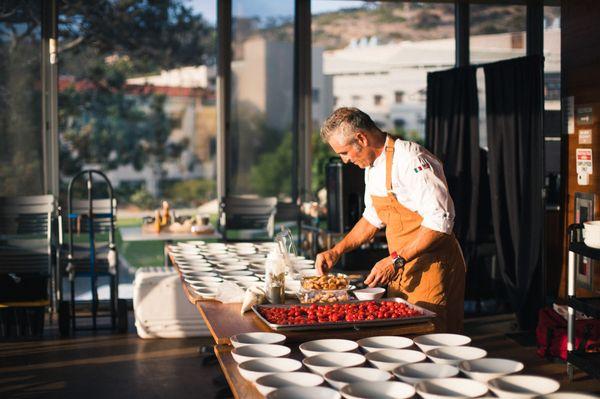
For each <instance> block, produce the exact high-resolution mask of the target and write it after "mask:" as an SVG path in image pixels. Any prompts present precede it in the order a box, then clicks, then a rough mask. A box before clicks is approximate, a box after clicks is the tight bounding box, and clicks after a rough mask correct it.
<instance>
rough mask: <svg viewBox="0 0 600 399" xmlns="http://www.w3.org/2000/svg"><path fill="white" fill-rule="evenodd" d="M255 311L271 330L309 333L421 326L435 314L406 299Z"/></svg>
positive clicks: (256, 308) (264, 307) (267, 307)
mask: <svg viewBox="0 0 600 399" xmlns="http://www.w3.org/2000/svg"><path fill="white" fill-rule="evenodd" d="M252 310H253V311H254V313H256V315H257V316H258V318H259V319H261V320H262V321H263V322H264V323H265V324H266V325H267V326H269V328H271V329H272V330H278V331H306V330H320V329H335V328H355V329H359V328H363V327H375V326H389V325H398V324H410V323H420V322H423V321H426V320H430V319H432V318H434V317H435V313H434V312H431V311H429V310H427V309H424V308H422V307H420V306H417V305H413V304H411V303H409V302H407V301H406V300H404V299H402V298H382V299H375V300H366V301H345V302H336V303H312V304H286V305H254V306H253V307H252Z"/></svg>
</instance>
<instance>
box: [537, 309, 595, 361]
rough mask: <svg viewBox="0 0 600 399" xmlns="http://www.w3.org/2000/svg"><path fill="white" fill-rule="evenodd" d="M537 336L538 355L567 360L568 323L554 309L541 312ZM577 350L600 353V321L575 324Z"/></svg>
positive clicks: (582, 321)
mask: <svg viewBox="0 0 600 399" xmlns="http://www.w3.org/2000/svg"><path fill="white" fill-rule="evenodd" d="M535 334H536V339H537V353H538V355H540V356H542V357H547V358H556V357H559V358H561V359H562V360H565V361H566V360H567V321H566V320H565V319H564V318H563V317H562V316H561V315H559V314H558V313H556V311H555V310H554V309H552V308H543V309H541V310H540V312H539V318H538V325H537V328H536V331H535ZM575 349H585V351H590V352H591V351H600V320H596V319H585V320H577V321H576V322H575Z"/></svg>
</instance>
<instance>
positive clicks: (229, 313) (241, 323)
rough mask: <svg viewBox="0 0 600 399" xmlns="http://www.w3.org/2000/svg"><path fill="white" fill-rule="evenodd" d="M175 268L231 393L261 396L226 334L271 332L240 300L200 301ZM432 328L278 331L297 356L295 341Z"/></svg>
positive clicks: (423, 331) (407, 333) (408, 333)
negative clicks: (242, 310)
mask: <svg viewBox="0 0 600 399" xmlns="http://www.w3.org/2000/svg"><path fill="white" fill-rule="evenodd" d="M171 261H172V263H173V265H174V267H175V269H176V270H177V271H178V272H179V275H180V277H181V282H182V285H183V291H184V293H185V295H186V297H187V299H188V300H189V301H190V302H191V303H192V304H194V305H195V306H196V308H197V309H198V311H199V312H200V314H201V315H202V319H204V322H205V323H206V326H207V327H208V329H209V331H210V333H211V335H212V337H213V339H214V340H215V347H214V351H215V355H216V356H217V359H218V360H219V364H220V366H221V369H222V371H223V374H224V375H225V378H226V379H227V382H228V384H229V387H230V389H231V392H232V393H233V394H234V396H235V397H236V398H238V399H240V398H244V399H246V398H251V399H252V398H262V397H263V396H262V395H261V394H260V393H259V392H258V391H257V390H256V388H255V387H254V385H253V384H252V383H250V382H248V381H246V380H245V379H244V378H243V377H242V376H241V375H240V373H239V372H238V368H237V363H236V362H235V361H234V360H233V357H232V356H231V350H232V349H233V347H232V346H231V341H230V340H229V337H231V336H233V335H235V334H240V333H246V332H256V331H266V332H270V331H272V330H271V329H270V328H269V327H268V326H267V325H265V324H264V323H263V322H262V321H261V320H260V319H259V318H258V316H256V315H255V314H254V312H252V311H250V312H246V313H245V314H244V315H243V316H242V315H240V308H241V304H240V303H221V302H218V301H212V300H203V299H202V298H201V297H199V296H197V295H196V294H194V291H193V290H192V289H191V287H190V286H189V285H188V284H187V282H186V281H185V280H184V279H183V276H182V274H181V271H180V270H179V268H178V267H177V264H176V263H175V262H174V259H173V258H172V257H171ZM434 330H435V328H434V325H433V323H432V322H430V321H426V322H421V323H414V324H405V325H397V326H386V327H366V328H363V329H352V328H349V329H336V330H313V331H278V332H280V333H281V334H284V335H285V336H286V337H287V338H286V344H288V345H289V344H290V343H292V344H295V345H293V346H291V347H292V355H293V356H299V351H298V350H297V347H298V345H297V344H299V343H302V342H305V341H310V340H313V339H320V338H332V337H335V338H346V339H351V340H357V339H360V338H365V337H370V336H373V335H402V336H409V337H410V336H414V335H419V334H427V333H431V332H433V331H434Z"/></svg>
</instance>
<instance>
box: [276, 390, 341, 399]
mask: <svg viewBox="0 0 600 399" xmlns="http://www.w3.org/2000/svg"><path fill="white" fill-rule="evenodd" d="M340 398H341V396H340V394H339V393H338V392H336V391H334V390H333V389H331V388H327V387H286V388H280V389H276V390H274V391H273V392H271V393H269V394H268V395H267V399H340Z"/></svg>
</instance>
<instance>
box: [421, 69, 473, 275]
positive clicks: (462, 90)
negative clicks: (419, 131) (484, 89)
mask: <svg viewBox="0 0 600 399" xmlns="http://www.w3.org/2000/svg"><path fill="white" fill-rule="evenodd" d="M478 113H479V102H478V99H477V80H476V67H474V66H469V67H460V68H453V69H449V70H445V71H439V72H430V73H428V74H427V119H426V135H425V137H426V146H427V148H428V149H429V150H430V151H431V152H432V153H433V154H434V155H435V156H437V157H438V158H439V159H440V160H441V161H442V163H443V164H444V172H445V174H446V180H447V182H448V189H449V191H450V195H451V196H452V199H453V200H454V207H455V212H456V218H455V222H454V233H455V234H456V236H457V238H458V240H459V242H460V243H461V246H462V247H463V252H464V255H465V259H466V260H467V264H469V263H471V262H470V261H471V260H472V259H473V256H474V254H475V244H476V242H477V241H478V237H477V236H478V202H479V188H480V175H481V171H480V154H479V118H478Z"/></svg>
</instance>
